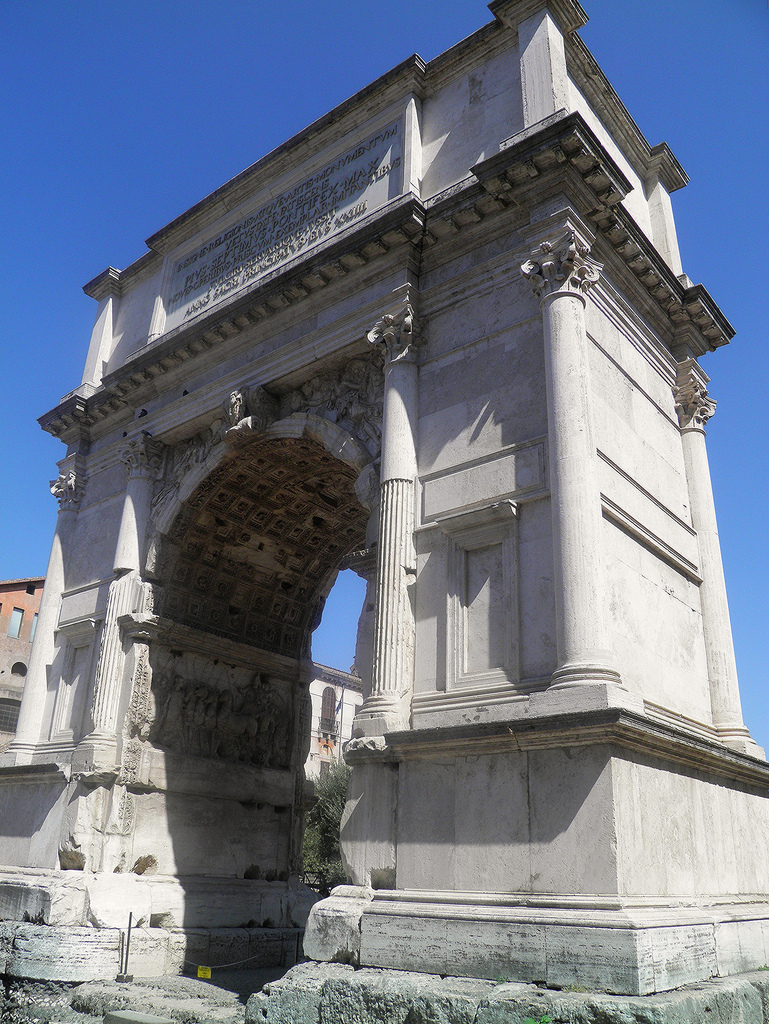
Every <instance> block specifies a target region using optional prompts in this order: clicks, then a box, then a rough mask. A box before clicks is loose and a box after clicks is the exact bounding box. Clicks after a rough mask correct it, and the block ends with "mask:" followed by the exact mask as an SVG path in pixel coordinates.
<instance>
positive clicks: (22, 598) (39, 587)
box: [0, 576, 45, 747]
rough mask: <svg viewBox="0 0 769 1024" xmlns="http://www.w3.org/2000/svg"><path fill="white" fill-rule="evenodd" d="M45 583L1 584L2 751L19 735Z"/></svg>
mask: <svg viewBox="0 0 769 1024" xmlns="http://www.w3.org/2000/svg"><path fill="white" fill-rule="evenodd" d="M44 582H45V579H44V577H42V576H33V577H30V578H28V579H23V580H3V581H0V747H3V746H4V745H5V744H6V743H8V742H9V741H10V739H11V738H12V736H13V734H14V732H15V731H16V720H17V719H18V717H19V707H20V705H21V694H22V691H23V690H24V680H25V679H26V676H27V668H28V666H29V655H30V652H31V650H32V641H33V640H34V637H35V626H36V624H37V613H38V609H39V608H40V598H41V596H42V593H43V583H44Z"/></svg>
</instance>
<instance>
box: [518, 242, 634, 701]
mask: <svg viewBox="0 0 769 1024" xmlns="http://www.w3.org/2000/svg"><path fill="white" fill-rule="evenodd" d="M588 253H589V249H588V247H587V246H586V245H584V244H583V243H582V242H581V241H580V240H579V239H578V238H577V236H576V234H575V232H574V231H573V230H570V229H569V230H566V231H565V232H563V233H562V234H560V235H558V236H556V237H555V238H548V239H545V240H543V241H542V242H540V244H539V245H538V246H537V247H536V249H535V250H534V251H533V252H532V253H531V254H530V256H529V258H528V259H527V260H525V261H524V262H523V264H522V266H521V272H522V274H523V276H524V277H525V278H526V279H527V280H528V281H529V282H530V283H531V286H532V288H533V290H534V293H535V295H536V296H537V298H538V299H539V300H540V308H541V310H542V326H543V335H544V344H545V379H546V390H547V428H548V429H547V433H548V453H549V462H550V504H551V509H552V522H553V569H554V580H553V582H554V586H555V606H556V631H557V650H558V666H557V668H556V670H555V672H554V673H553V676H552V682H551V686H550V689H551V690H552V689H557V688H565V687H574V686H585V685H587V684H597V683H599V684H604V685H606V684H609V685H614V686H617V685H621V681H620V676H619V673H618V671H617V670H616V668H615V667H614V665H613V663H612V657H611V655H610V653H609V645H608V641H607V630H606V612H605V608H604V603H605V597H604V591H605V586H606V584H605V580H604V566H603V550H602V537H601V528H602V523H601V502H600V491H599V486H598V475H597V467H596V450H595V441H594V438H593V429H592V422H591V420H592V417H591V396H590V380H589V364H588V350H587V335H586V331H585V292H586V291H587V290H588V288H590V286H591V285H593V284H594V283H595V282H596V281H597V280H598V277H599V274H600V271H601V270H602V269H603V268H602V265H601V264H600V263H596V262H595V261H594V260H592V259H591V258H590V256H589V255H588Z"/></svg>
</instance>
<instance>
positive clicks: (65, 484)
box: [50, 469, 85, 512]
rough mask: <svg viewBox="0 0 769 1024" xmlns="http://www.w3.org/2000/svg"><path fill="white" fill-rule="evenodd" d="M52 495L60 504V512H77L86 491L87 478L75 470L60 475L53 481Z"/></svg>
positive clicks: (51, 484) (51, 483)
mask: <svg viewBox="0 0 769 1024" xmlns="http://www.w3.org/2000/svg"><path fill="white" fill-rule="evenodd" d="M50 486H51V494H52V495H53V496H54V498H56V500H57V501H58V502H59V511H60V512H77V510H78V508H79V506H80V499H81V498H82V497H83V491H84V490H85V477H84V476H83V475H82V473H78V472H77V471H76V470H74V469H68V470H67V471H66V472H64V473H60V474H59V476H58V477H57V478H56V479H55V480H51V482H50Z"/></svg>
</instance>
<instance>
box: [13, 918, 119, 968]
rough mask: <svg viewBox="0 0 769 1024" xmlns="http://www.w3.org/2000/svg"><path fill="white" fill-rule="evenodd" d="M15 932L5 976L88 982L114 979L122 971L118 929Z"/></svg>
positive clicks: (35, 928) (27, 929) (32, 928)
mask: <svg viewBox="0 0 769 1024" xmlns="http://www.w3.org/2000/svg"><path fill="white" fill-rule="evenodd" d="M12 929H13V930H12V945H11V948H10V949H9V951H8V953H7V960H6V969H5V973H6V974H10V975H13V976H15V977H17V978H35V979H38V980H41V981H48V980H50V981H89V980H91V979H93V978H100V979H105V980H106V979H108V978H114V977H115V976H116V975H117V973H118V971H119V969H120V959H119V932H118V931H117V930H115V929H105V928H100V929H97V928H49V927H46V926H45V925H31V924H29V925H24V924H20V925H13V926H12ZM9 930H10V929H9Z"/></svg>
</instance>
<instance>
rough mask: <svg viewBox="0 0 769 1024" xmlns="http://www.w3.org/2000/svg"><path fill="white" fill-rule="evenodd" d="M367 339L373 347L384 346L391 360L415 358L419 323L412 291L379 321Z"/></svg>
mask: <svg viewBox="0 0 769 1024" xmlns="http://www.w3.org/2000/svg"><path fill="white" fill-rule="evenodd" d="M366 337H367V338H368V340H369V341H370V342H371V344H372V345H380V344H383V345H384V346H385V347H386V349H387V356H388V359H390V360H393V359H400V358H407V359H408V358H413V357H414V355H415V349H416V347H417V345H418V344H419V321H418V320H417V316H416V311H415V309H414V305H413V304H412V302H411V295H410V291H407V293H406V295H405V296H404V297H403V298H402V299H401V300H400V302H399V303H398V304H397V305H396V306H395V307H394V308H393V309H392V310H391V311H389V312H387V313H385V314H384V316H381V317H380V318H379V319H378V320H377V322H376V323H375V324H374V326H373V327H372V328H371V330H370V331H369V332H368V334H367V335H366Z"/></svg>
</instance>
